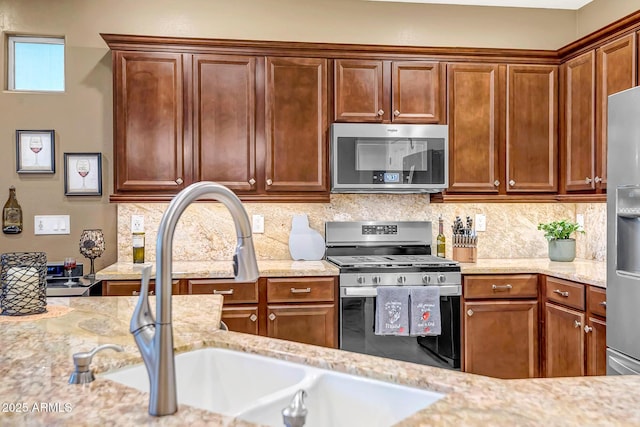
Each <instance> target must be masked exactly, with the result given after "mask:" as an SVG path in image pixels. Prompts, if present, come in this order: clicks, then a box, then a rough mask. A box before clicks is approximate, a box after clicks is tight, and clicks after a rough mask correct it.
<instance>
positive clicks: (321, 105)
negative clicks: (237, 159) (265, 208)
mask: <svg viewBox="0 0 640 427" xmlns="http://www.w3.org/2000/svg"><path fill="white" fill-rule="evenodd" d="M327 87H328V86H327V60H326V59H320V58H267V65H266V100H267V105H266V128H267V130H266V166H265V184H266V186H265V188H266V191H267V193H274V192H281V191H305V192H320V193H323V194H326V195H327V197H328V191H329V173H328V170H329V157H328V156H329V155H328V139H327V138H328V136H327V130H328V127H329V124H328V113H327V98H328V96H327Z"/></svg>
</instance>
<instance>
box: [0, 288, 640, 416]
mask: <svg viewBox="0 0 640 427" xmlns="http://www.w3.org/2000/svg"><path fill="white" fill-rule="evenodd" d="M136 300H137V298H135V297H110V298H101V297H85V298H56V299H55V300H49V304H50V306H49V308H50V311H51V312H52V313H53V312H54V310H52V309H53V308H54V307H53V305H54V304H55V305H56V307H57V308H64V309H66V310H67V311H68V312H67V313H63V314H61V315H59V316H57V317H50V318H44V319H41V320H32V319H29V318H21V319H13V318H9V319H6V318H4V316H3V317H2V318H0V323H2V327H1V328H0V339H1V340H2V346H3V351H2V353H1V355H0V362H1V363H0V373H1V375H2V379H3V381H2V382H0V396H1V397H2V399H1V400H2V403H1V404H2V405H4V406H3V408H2V410H0V425H30V426H41V425H42V426H44V425H47V426H52V425H74V426H104V425H114V426H115V425H117V426H128V425H131V426H137V425H162V426H164V425H169V426H174V425H176V426H177V425H180V426H181V425H192V426H199V425H207V426H212V425H226V426H247V425H249V424H247V423H245V422H242V421H236V420H233V419H231V417H228V416H223V415H220V414H215V413H212V412H207V411H203V410H200V409H196V408H193V407H189V406H186V405H180V406H179V410H178V412H177V413H176V414H175V415H173V416H167V417H161V418H155V417H152V416H149V415H148V414H147V406H148V395H147V394H145V393H142V392H139V391H137V390H134V389H131V388H128V387H126V386H122V385H120V384H118V383H115V382H112V381H110V380H107V379H104V378H101V377H100V375H99V374H100V373H102V372H105V371H108V370H110V369H114V368H118V367H123V366H127V365H130V364H135V363H140V361H141V358H140V355H139V352H138V349H137V347H136V345H135V343H134V341H133V338H132V336H131V334H129V331H128V329H129V326H128V325H129V320H130V316H131V313H132V311H133V307H134V304H135V302H136ZM151 304H152V306H155V301H154V300H153V297H152V298H151ZM221 306H222V298H221V297H220V296H219V295H177V296H174V297H173V318H174V330H173V335H174V340H175V347H176V351H177V352H182V351H188V350H191V349H195V348H201V347H223V348H230V349H235V350H239V351H246V352H250V353H257V354H262V355H266V356H270V357H276V358H281V359H286V360H289V361H293V362H299V363H305V364H308V365H312V366H317V367H321V368H328V369H332V370H335V371H341V372H347V373H352V374H359V375H363V376H366V377H371V378H376V379H381V380H387V381H392V382H397V383H401V384H407V385H410V386H415V387H420V388H425V389H428V390H433V391H437V392H441V393H444V394H446V396H445V397H444V398H443V399H441V400H439V401H438V402H436V403H435V404H433V405H432V406H429V407H428V408H426V409H424V410H422V411H420V412H418V413H416V414H414V415H413V416H411V417H409V418H407V419H405V420H403V421H402V422H400V423H399V424H398V425H400V426H408V427H414V426H436V427H437V426H460V425H465V426H486V425H492V426H502V425H504V426H507V425H508V426H513V425H518V426H538V425H539V426H543V425H544V426H549V425H563V426H565V425H575V426H584V425H602V426H605V425H606V426H612V425H640V408H638V405H637V398H636V393H637V390H638V389H639V388H640V376H618V377H582V378H562V379H532V380H499V379H492V378H488V377H483V376H479V375H473V374H466V373H461V372H457V371H450V370H445V369H440V368H433V367H429V366H422V365H416V364H412V363H405V362H398V361H392V362H390V361H389V360H388V359H382V358H378V357H374V356H366V355H361V354H356V353H350V352H345V351H341V350H335V349H327V348H322V347H316V346H311V345H306V344H300V343H294V342H289V341H282V340H277V339H271V338H266V337H260V336H253V335H246V334H240V333H234V332H225V331H220V330H218V329H217V327H216V326H215V325H217V324H219V320H220V310H221ZM106 343H115V344H120V345H122V346H123V347H124V348H125V351H124V352H123V353H116V352H111V351H105V352H101V353H99V354H98V355H97V356H96V357H95V358H94V361H93V363H92V366H93V367H94V369H95V370H96V373H97V379H96V380H95V381H94V382H93V383H90V384H86V385H70V384H68V383H67V381H68V378H69V374H70V373H71V371H72V369H73V363H72V359H71V357H72V354H73V353H75V352H78V351H88V350H90V349H92V348H94V347H95V346H97V345H100V344H106ZM42 404H44V408H46V409H44V410H38V409H37V408H43V406H42ZM16 408H22V409H24V411H22V412H19V411H18V409H16Z"/></svg>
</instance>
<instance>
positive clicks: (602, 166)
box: [596, 34, 637, 189]
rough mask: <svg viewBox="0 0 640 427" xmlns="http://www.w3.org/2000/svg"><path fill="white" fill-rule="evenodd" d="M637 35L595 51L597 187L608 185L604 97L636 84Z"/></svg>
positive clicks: (606, 106)
mask: <svg viewBox="0 0 640 427" xmlns="http://www.w3.org/2000/svg"><path fill="white" fill-rule="evenodd" d="M636 55H637V54H636V35H635V34H629V35H627V36H624V37H621V38H619V39H617V40H614V41H612V42H610V43H608V44H606V45H604V46H602V47H600V48H598V49H597V51H596V56H597V64H598V71H597V92H596V97H597V98H596V105H597V109H598V111H597V113H596V129H597V140H596V144H597V152H598V156H597V164H596V166H597V174H598V178H599V179H598V180H599V181H600V182H599V184H598V185H599V188H603V189H604V188H606V187H607V109H608V103H607V97H608V96H609V95H611V94H614V93H616V92H620V91H623V90H625V89H629V88H631V87H633V86H635V85H636Z"/></svg>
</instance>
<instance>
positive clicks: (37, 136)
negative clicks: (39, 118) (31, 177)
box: [16, 130, 56, 173]
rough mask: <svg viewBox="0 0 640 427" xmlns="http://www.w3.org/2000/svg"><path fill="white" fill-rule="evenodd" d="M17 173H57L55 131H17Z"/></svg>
mask: <svg viewBox="0 0 640 427" xmlns="http://www.w3.org/2000/svg"><path fill="white" fill-rule="evenodd" d="M16 171H17V172H18V173H55V171H56V161H55V131H53V130H17V131H16Z"/></svg>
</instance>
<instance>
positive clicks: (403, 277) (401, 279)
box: [398, 276, 407, 283]
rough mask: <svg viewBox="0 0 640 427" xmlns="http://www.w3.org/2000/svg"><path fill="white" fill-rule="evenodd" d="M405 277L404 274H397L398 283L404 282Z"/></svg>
mask: <svg viewBox="0 0 640 427" xmlns="http://www.w3.org/2000/svg"><path fill="white" fill-rule="evenodd" d="M406 281H407V278H406V277H405V276H398V283H405V282H406Z"/></svg>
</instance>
